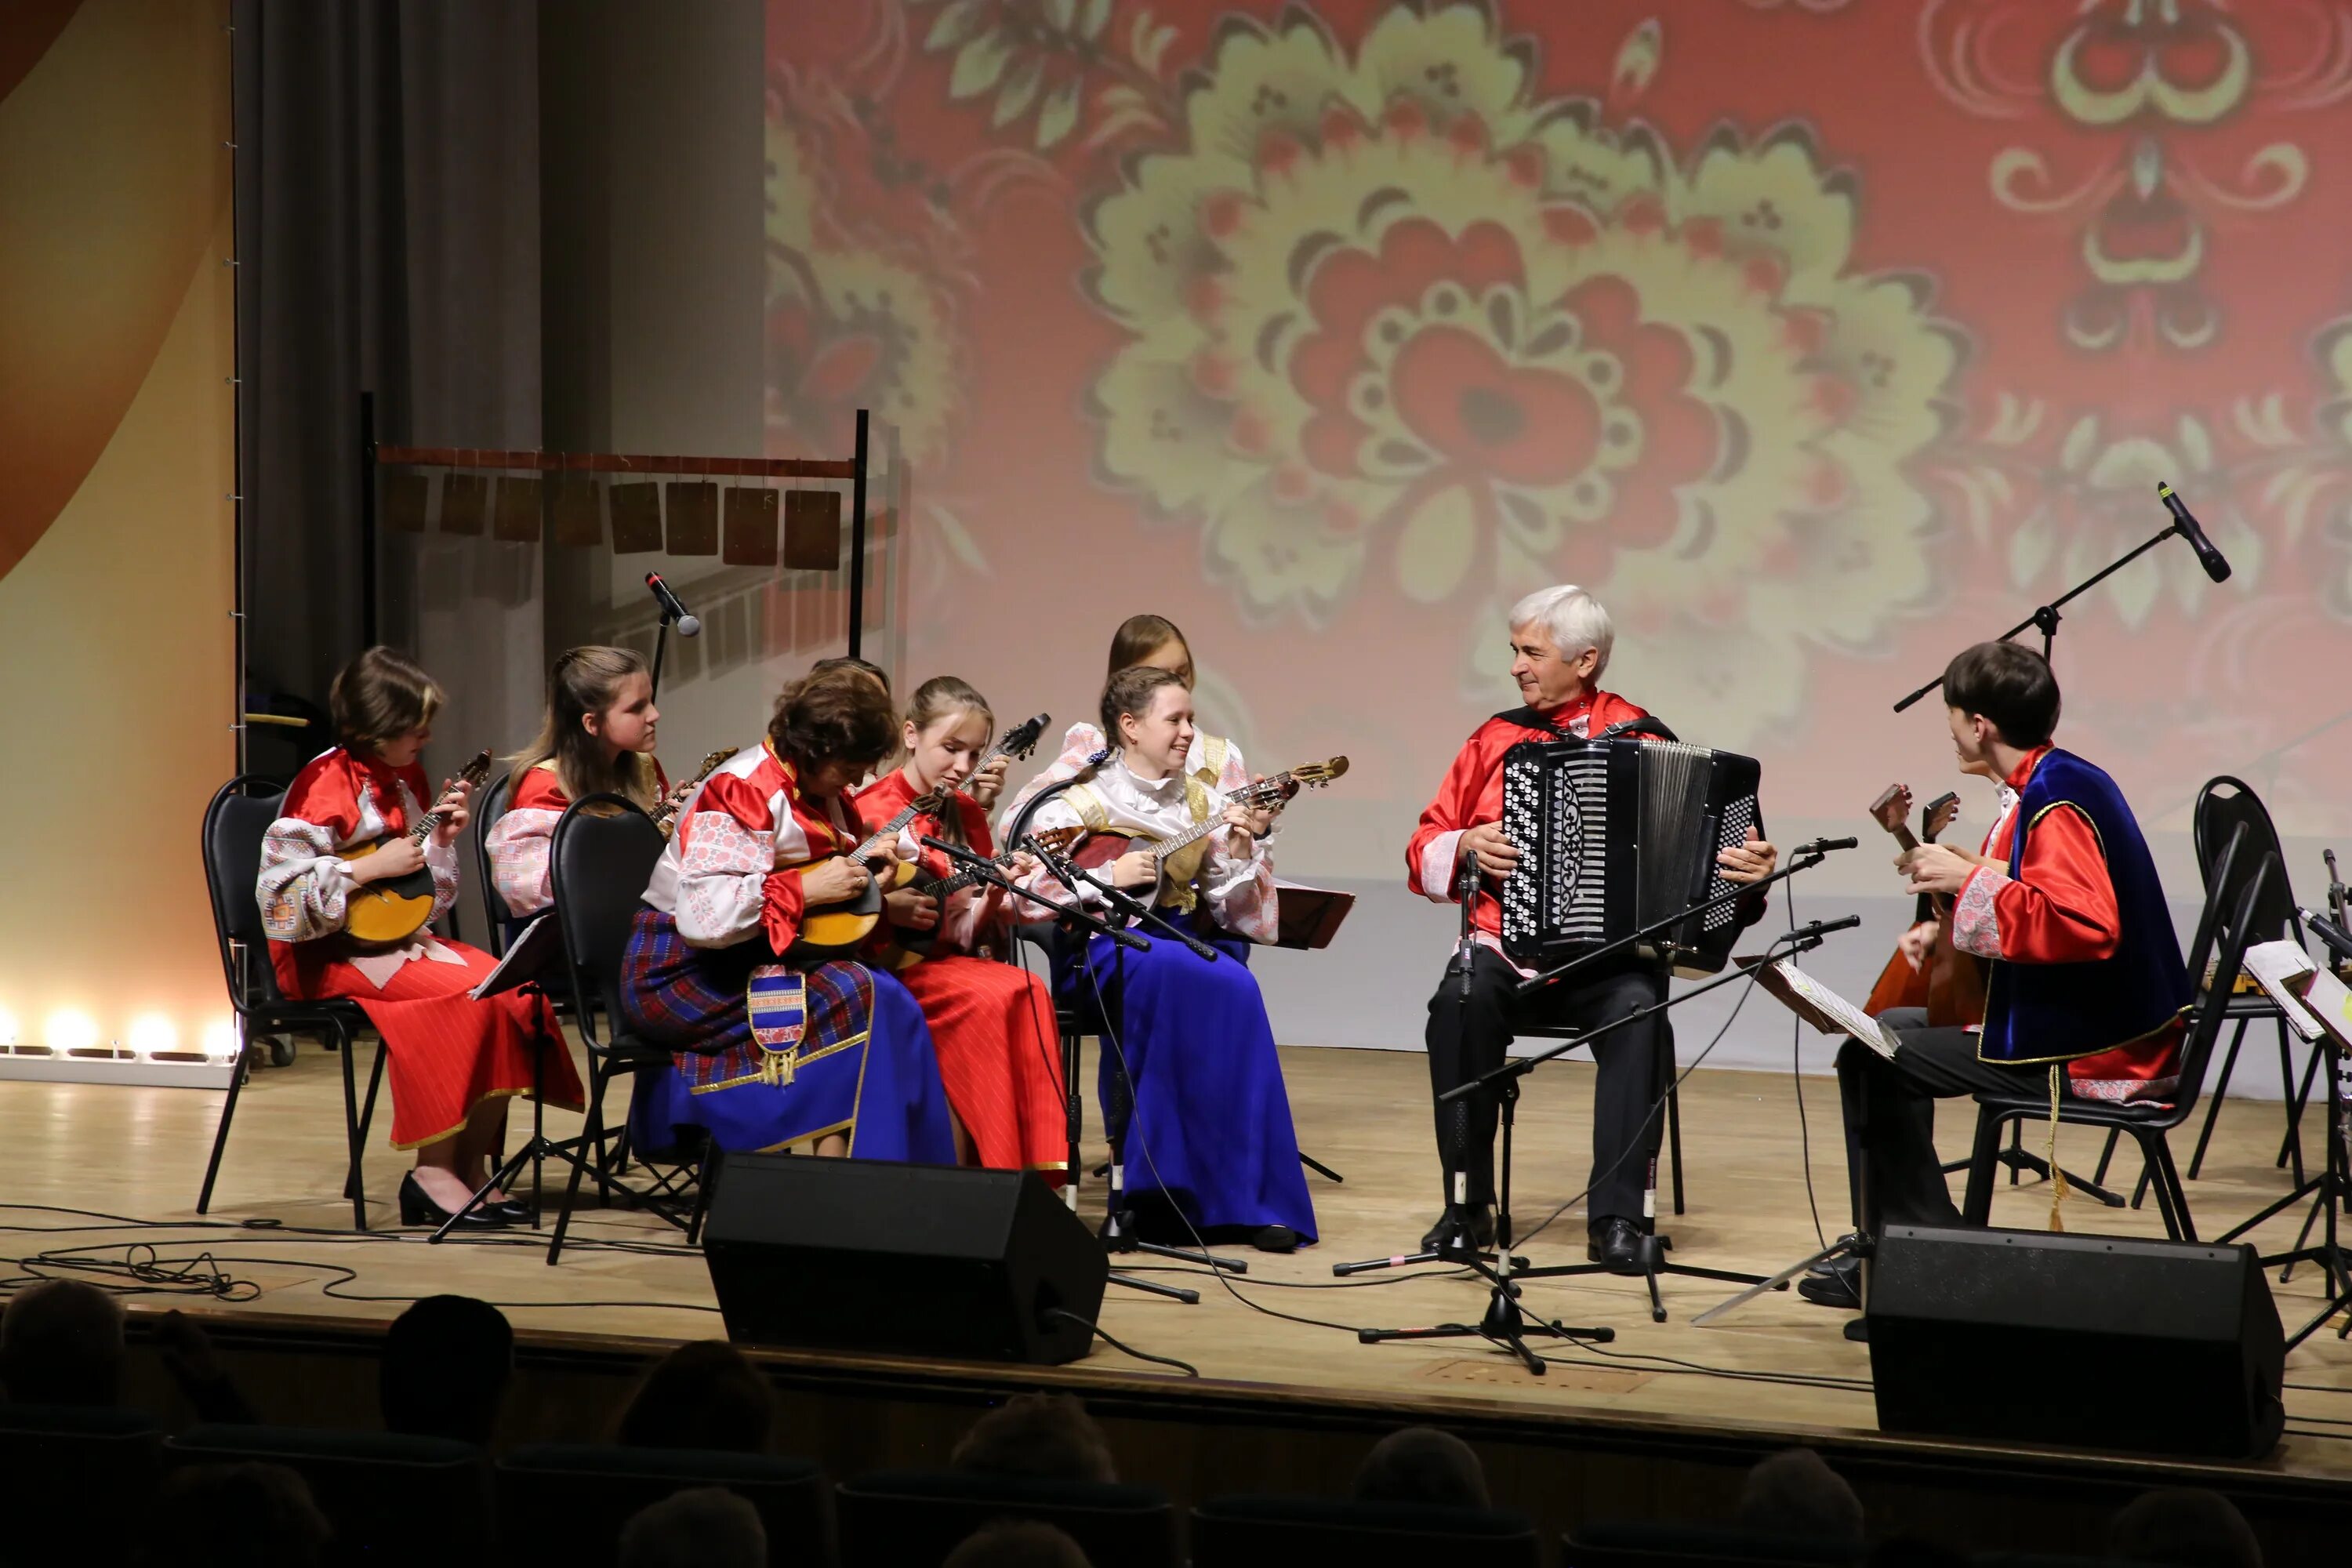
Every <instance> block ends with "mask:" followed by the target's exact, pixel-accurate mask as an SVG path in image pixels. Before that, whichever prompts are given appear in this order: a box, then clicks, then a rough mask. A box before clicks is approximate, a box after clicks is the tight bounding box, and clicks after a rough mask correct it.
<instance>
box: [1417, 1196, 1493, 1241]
mask: <svg viewBox="0 0 2352 1568" xmlns="http://www.w3.org/2000/svg"><path fill="white" fill-rule="evenodd" d="M1463 1240H1466V1241H1468V1242H1469V1244H1470V1245H1471V1247H1473V1248H1475V1249H1479V1250H1483V1249H1485V1248H1486V1247H1492V1246H1494V1245H1495V1211H1494V1210H1493V1209H1491V1208H1489V1207H1487V1206H1486V1205H1485V1204H1479V1205H1475V1206H1474V1207H1470V1208H1464V1207H1463V1206H1462V1205H1458V1204H1447V1205H1445V1212H1444V1213H1443V1214H1441V1215H1438V1216H1437V1223H1436V1224H1435V1225H1433V1226H1430V1227H1429V1229H1428V1230H1427V1231H1426V1232H1425V1233H1423V1236H1422V1238H1421V1249H1422V1250H1423V1252H1436V1251H1440V1250H1442V1249H1443V1248H1444V1247H1446V1246H1447V1245H1448V1244H1449V1243H1452V1242H1456V1241H1463Z"/></svg>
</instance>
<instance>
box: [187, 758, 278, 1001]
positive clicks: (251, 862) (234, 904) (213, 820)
mask: <svg viewBox="0 0 2352 1568" xmlns="http://www.w3.org/2000/svg"><path fill="white" fill-rule="evenodd" d="M285 804H286V791H285V789H284V788H283V787H282V786H280V785H279V784H277V783H275V782H274V781H272V780H269V779H267V778H264V777H262V776H261V775H260V774H258V773H240V774H239V775H237V776H236V778H233V779H231V780H229V781H228V783H226V784H223V785H221V787H220V789H219V790H218V791H217V792H216V793H215V795H213V798H212V803H211V804H210V805H206V806H205V826H204V855H205V889H206V890H207V891H208V892H209V893H211V895H212V901H213V933H214V935H215V937H216V938H217V939H218V941H219V943H220V960H221V979H222V982H223V983H224V984H226V985H227V987H228V997H229V1005H231V1006H233V1007H235V1008H236V1010H237V1011H238V1012H239V1013H243V1012H244V1011H246V1009H247V1007H249V1006H251V1005H253V1004H254V1003H255V1002H256V1001H265V1002H274V1001H277V1000H278V979H277V973H276V972H275V971H274V970H272V969H271V968H270V966H269V963H268V952H267V951H266V950H265V949H263V948H262V946H261V944H262V943H263V942H267V941H268V940H269V938H268V932H266V931H263V930H262V929H261V902H260V900H259V899H258V898H257V897H256V896H255V893H254V884H255V882H256V881H257V879H259V877H260V875H261V841H262V839H263V838H264V837H267V836H268V832H269V825H270V824H271V823H273V822H275V821H277V820H278V812H279V810H280V808H282V807H283V806H284V805H285ZM232 944H236V946H243V947H245V948H247V950H248V951H249V952H252V954H253V955H254V962H252V963H249V964H247V970H246V974H245V975H244V976H243V977H240V976H239V975H238V973H237V972H236V952H235V947H234V946H233V945H232Z"/></svg>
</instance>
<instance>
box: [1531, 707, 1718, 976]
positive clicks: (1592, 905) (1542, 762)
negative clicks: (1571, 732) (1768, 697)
mask: <svg viewBox="0 0 2352 1568" xmlns="http://www.w3.org/2000/svg"><path fill="white" fill-rule="evenodd" d="M1762 773H1763V770H1762V769H1761V768H1760V767H1759V765H1758V763H1757V762H1756V759H1755V758H1753V757H1742V756H1738V755H1735V754H1734V753H1732V752H1714V751H1709V750H1707V749H1706V747H1704V746H1685V745H1683V744H1681V743H1679V742H1670V741H1637V740H1634V739H1633V738H1631V737H1630V736H1628V737H1625V738H1622V739H1601V740H1593V741H1578V740H1565V739H1563V740H1559V741H1529V742H1523V743H1521V744H1519V745H1517V746H1513V747H1512V748H1511V749H1510V750H1509V751H1508V752H1505V753H1504V754H1503V823H1502V826H1503V831H1504V833H1505V834H1506V835H1507V836H1508V837H1509V838H1510V840H1511V842H1512V843H1513V844H1515V845H1517V846H1518V848H1519V862H1518V866H1517V868H1516V869H1515V870H1513V871H1512V873H1511V874H1510V875H1509V876H1508V877H1507V878H1505V879H1503V884H1502V912H1503V952H1505V953H1506V954H1507V956H1509V957H1510V958H1511V959H1513V960H1514V961H1516V962H1517V963H1523V964H1534V965H1538V966H1541V965H1546V964H1555V963H1564V962H1566V961H1567V960H1569V959H1571V958H1574V957H1575V956H1576V955H1577V954H1578V953H1580V952H1589V951H1591V949H1593V948H1597V947H1601V946H1603V945H1605V944H1607V943H1609V942H1615V941H1618V940H1619V939H1620V938H1622V937H1627V936H1631V935H1632V934H1633V932H1635V931H1639V930H1641V929H1642V928H1643V927H1644V926H1647V925H1650V924H1652V923H1653V922H1654V921H1662V920H1664V919H1665V918H1666V917H1667V916H1669V915H1671V914H1673V913H1675V911H1676V910H1685V909H1689V908H1690V907H1691V906H1693V905H1694V904H1697V903H1700V902H1702V901H1704V900H1707V899H1711V898H1713V897H1715V896H1716V895H1717V894H1719V893H1722V892H1725V891H1727V889H1729V888H1730V887H1731V884H1730V883H1729V882H1727V880H1725V879H1724V877H1723V873H1722V870H1721V868H1718V867H1717V865H1716V863H1715V857H1716V854H1717V851H1718V850H1721V849H1725V848H1727V847H1730V846H1732V845H1735V844H1739V843H1742V842H1744V841H1745V840H1746V839H1747V837H1748V828H1749V827H1751V826H1754V825H1755V822H1756V786H1757V784H1758V781H1759V779H1760V778H1761V777H1762ZM1738 934H1739V921H1738V907H1737V900H1725V901H1724V902H1723V903H1721V904H1718V905H1717V906H1716V907H1715V908H1714V909H1712V910H1707V911H1706V912H1705V913H1703V914H1696V915H1693V916H1691V917H1690V919H1688V920H1686V921H1683V922H1682V923H1681V924H1680V925H1675V926H1670V927H1668V928H1667V931H1666V934H1665V935H1664V937H1663V938H1661V939H1660V940H1659V942H1657V944H1656V947H1655V951H1656V952H1659V953H1661V954H1663V955H1664V956H1665V957H1666V958H1668V959H1669V960H1670V961H1671V962H1672V963H1673V964H1674V967H1675V970H1677V971H1678V972H1680V973H1686V974H1712V973H1716V972H1717V971H1718V970H1720V969H1721V968H1722V967H1723V966H1724V965H1725V964H1726V963H1728V962H1729V961H1730V957H1731V944H1732V942H1733V941H1734V939H1735V938H1737V937H1738ZM1645 945H1646V944H1645Z"/></svg>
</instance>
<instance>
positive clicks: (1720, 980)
mask: <svg viewBox="0 0 2352 1568" xmlns="http://www.w3.org/2000/svg"><path fill="white" fill-rule="evenodd" d="M1837 923H1838V922H1834V921H1829V922H1823V921H1816V922H1814V924H1813V925H1812V926H1808V927H1806V928H1804V929H1802V930H1801V931H1797V932H1795V933H1793V935H1782V936H1780V937H1778V938H1776V939H1774V941H1773V943H1772V946H1771V947H1770V948H1768V949H1766V951H1765V956H1766V958H1767V959H1768V960H1769V958H1770V957H1771V956H1772V955H1773V953H1774V952H1775V951H1776V950H1778V949H1780V948H1782V947H1784V946H1785V947H1787V948H1788V950H1789V951H1790V952H1806V951H1808V950H1809V949H1811V948H1815V947H1818V946H1820V945H1821V942H1822V936H1823V934H1824V931H1826V930H1827V929H1829V928H1830V927H1832V926H1834V925H1836V924H1837ZM1857 923H1859V921H1858V917H1857ZM1747 978H1748V973H1747V972H1746V971H1745V970H1739V971H1735V972H1734V973H1729V974H1724V975H1719V976H1717V978H1716V979H1714V980H1710V981H1708V982H1707V983H1706V984H1704V985H1700V986H1695V987H1694V988H1692V989H1691V990H1689V991H1685V992H1684V993H1683V994H1681V995H1680V996H1675V997H1669V998H1668V999H1667V1000H1665V1001H1663V1002H1659V1003H1655V1004H1654V1005H1650V1006H1648V1007H1644V1008H1642V1009H1641V1010H1639V1011H1638V1012H1633V1013H1628V1014H1627V1015H1626V1016H1623V1017H1622V1018H1617V1019H1613V1020H1612V1021H1611V1022H1609V1023H1607V1024H1604V1025H1602V1026H1601V1027H1600V1028H1598V1029H1594V1030H1592V1031H1591V1033H1590V1034H1585V1035H1580V1036H1578V1037H1575V1038H1573V1039H1568V1040H1562V1041H1561V1042H1560V1043H1559V1045H1557V1046H1554V1047H1552V1048H1551V1049H1549V1050H1548V1051H1544V1052H1542V1053H1540V1054H1538V1055H1536V1056H1532V1057H1522V1058H1515V1059H1512V1060H1508V1061H1506V1062H1504V1063H1503V1065H1502V1066H1500V1067H1498V1068H1495V1069H1494V1070H1493V1071H1492V1072H1488V1073H1486V1074H1483V1075H1481V1076H1480V1077H1478V1078H1475V1079H1471V1080H1470V1081H1469V1082H1467V1083H1465V1084H1462V1085H1459V1086H1458V1087H1456V1088H1454V1089H1448V1090H1446V1091H1445V1093H1444V1094H1443V1095H1440V1096H1439V1097H1438V1098H1439V1099H1440V1100H1463V1099H1467V1098H1468V1097H1469V1096H1471V1095H1473V1094H1475V1093H1477V1092H1479V1091H1480V1090H1481V1089H1493V1090H1494V1091H1495V1094H1496V1099H1497V1100H1498V1101H1499V1102H1500V1110H1501V1113H1502V1124H1503V1127H1502V1131H1503V1139H1502V1143H1503V1147H1502V1171H1501V1178H1500V1181H1499V1183H1498V1184H1497V1187H1496V1209H1495V1247H1496V1253H1497V1254H1498V1258H1497V1266H1496V1267H1489V1266H1488V1264H1487V1262H1486V1259H1485V1258H1482V1257H1480V1256H1478V1255H1476V1254H1453V1255H1449V1256H1448V1258H1447V1259H1446V1261H1448V1262H1452V1263H1458V1264H1460V1265H1462V1266H1463V1267H1464V1268H1468V1269H1470V1270H1471V1271H1472V1272H1474V1273H1475V1274H1477V1275H1478V1276H1479V1277H1480V1278H1482V1279H1486V1281H1487V1282H1488V1284H1489V1286H1490V1287H1491V1293H1490V1295H1489V1297H1488V1299H1487V1303H1486V1316H1485V1317H1484V1318H1482V1319H1481V1320H1480V1321H1478V1322H1477V1323H1476V1324H1475V1325H1473V1324H1468V1323H1440V1324H1437V1325H1435V1326H1433V1327H1430V1328H1425V1329H1362V1330H1359V1331H1357V1335H1356V1337H1357V1338H1358V1339H1359V1340H1360V1341H1362V1342H1364V1343H1365V1344H1368V1345H1370V1344H1381V1343H1383V1342H1387V1341H1390V1340H1439V1339H1474V1338H1475V1339H1483V1340H1489V1341H1495V1342H1499V1343H1500V1344H1501V1345H1502V1347H1503V1348H1504V1349H1507V1350H1508V1351H1509V1352H1511V1353H1512V1354H1513V1355H1516V1356H1517V1357H1518V1358H1519V1361H1520V1363H1521V1364H1522V1365H1524V1366H1526V1368H1527V1369H1528V1371H1529V1372H1531V1373H1535V1374H1536V1375H1537V1376H1538V1377H1540V1376H1542V1375H1543V1371H1544V1363H1543V1358H1542V1357H1540V1356H1538V1355H1537V1354H1536V1353H1535V1352H1533V1351H1532V1350H1530V1349H1528V1344H1527V1337H1528V1335H1530V1334H1534V1335H1549V1336H1550V1337H1552V1338H1555V1339H1573V1340H1591V1341H1593V1342H1597V1343H1604V1344H1605V1343H1607V1342H1609V1341H1611V1340H1613V1339H1615V1338H1616V1337H1617V1336H1616V1331H1614V1330H1612V1329H1605V1328H1603V1329H1573V1328H1569V1327H1566V1326H1565V1325H1563V1324H1560V1323H1558V1322H1553V1321H1547V1320H1544V1319H1536V1320H1533V1321H1530V1320H1528V1318H1527V1317H1526V1316H1525V1315H1524V1314H1523V1313H1522V1312H1521V1311H1520V1309H1519V1303H1518V1297H1519V1281H1521V1280H1524V1279H1559V1278H1561V1277H1562V1276H1566V1275H1576V1274H1590V1273H1594V1272H1597V1271H1598V1268H1599V1266H1598V1265H1591V1264H1577V1265H1574V1266H1569V1267H1555V1268H1520V1267H1518V1266H1517V1260H1516V1259H1514V1258H1512V1257H1511V1256H1510V1248H1511V1134H1512V1128H1513V1124H1514V1122H1515V1121H1517V1104H1518V1098H1519V1079H1523V1078H1525V1077H1526V1076H1527V1075H1528V1074H1529V1073H1531V1072H1533V1071H1534V1070H1535V1069H1536V1068H1539V1067H1541V1066H1543V1065H1544V1064H1545V1063H1546V1062H1549V1061H1551V1060H1553V1059H1554V1058H1558V1057H1559V1055H1561V1054H1562V1053H1563V1052H1566V1051H1570V1050H1573V1049H1575V1048H1576V1047H1578V1046H1580V1045H1585V1044H1588V1043H1590V1042H1591V1041H1592V1040H1594V1039H1597V1038H1598V1037H1601V1036H1602V1035H1605V1034H1608V1033H1609V1032H1610V1031H1611V1030H1612V1029H1621V1028H1623V1027H1624V1026H1627V1025H1629V1024H1637V1023H1640V1022H1642V1021H1643V1020H1644V1019H1646V1018H1650V1017H1652V1016H1655V1015H1657V1014H1660V1013H1663V1012H1664V1011H1665V1010H1666V1009H1668V1008H1669V1007H1673V1006H1675V1005H1679V1004H1681V1003H1683V1002H1685V1001H1688V1000H1689V999H1690V998H1691V997H1693V996H1698V995H1703V994H1706V992H1709V991H1712V990H1714V989H1716V988H1717V986H1721V985H1728V984H1732V983H1733V982H1735V981H1740V980H1745V979H1747ZM1664 1267H1665V1268H1671V1269H1672V1270H1673V1271H1674V1272H1676V1273H1685V1274H1699V1275H1703V1276H1706V1278H1710V1279H1724V1278H1729V1279H1753V1278H1755V1276H1753V1275H1742V1274H1733V1275H1724V1274H1721V1273H1718V1272H1717V1271H1714V1270H1708V1269H1691V1268H1682V1267H1681V1266H1680V1265H1665V1266H1664ZM1650 1300H1651V1301H1652V1303H1653V1305H1652V1311H1651V1315H1652V1317H1653V1318H1654V1319H1656V1320H1657V1321H1664V1316H1665V1314H1664V1309H1663V1308H1661V1307H1659V1306H1658V1305H1657V1304H1656V1303H1657V1300H1658V1284H1657V1278H1656V1275H1655V1274H1654V1273H1653V1274H1652V1275H1651V1276H1650Z"/></svg>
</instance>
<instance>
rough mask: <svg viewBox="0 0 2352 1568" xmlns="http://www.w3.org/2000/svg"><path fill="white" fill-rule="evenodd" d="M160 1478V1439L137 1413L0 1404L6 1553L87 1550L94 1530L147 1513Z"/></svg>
mask: <svg viewBox="0 0 2352 1568" xmlns="http://www.w3.org/2000/svg"><path fill="white" fill-rule="evenodd" d="M161 1479H163V1430H162V1429H161V1428H160V1427H159V1426H157V1425H156V1423H155V1418H154V1417H153V1416H152V1415H148V1414H147V1413H146V1412H144V1411H141V1410H116V1409H109V1408H86V1407H80V1406H69V1405H0V1519H5V1520H6V1521H8V1522H7V1540H8V1542H9V1543H10V1545H11V1546H12V1547H19V1548H22V1549H23V1550H24V1551H26V1552H27V1553H32V1552H37V1549H38V1543H39V1542H68V1541H76V1540H79V1541H81V1542H84V1543H85V1545H86V1547H90V1548H94V1547H96V1544H97V1542H96V1538H94V1537H93V1534H92V1527H93V1525H94V1524H97V1523H98V1522H99V1521H106V1520H122V1519H132V1520H136V1519H140V1518H142V1517H144V1516H145V1515H146V1514H147V1513H148V1512H149V1510H151V1509H152V1505H153V1501H154V1495H155V1486H156V1483H157V1482H158V1481H160V1480H161ZM117 1545H118V1547H119V1545H120V1542H117ZM11 1560H12V1561H15V1560H16V1559H14V1558H12V1559H11Z"/></svg>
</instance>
